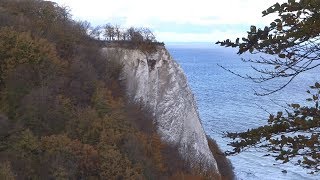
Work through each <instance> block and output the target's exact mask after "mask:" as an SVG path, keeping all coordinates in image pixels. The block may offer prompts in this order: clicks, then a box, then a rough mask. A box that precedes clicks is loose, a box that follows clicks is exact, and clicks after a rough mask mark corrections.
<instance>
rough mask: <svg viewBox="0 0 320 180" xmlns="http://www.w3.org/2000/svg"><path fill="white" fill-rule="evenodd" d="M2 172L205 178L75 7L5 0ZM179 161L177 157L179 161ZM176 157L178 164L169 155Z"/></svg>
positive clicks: (0, 70) (1, 8)
mask: <svg viewBox="0 0 320 180" xmlns="http://www.w3.org/2000/svg"><path fill="white" fill-rule="evenodd" d="M0 19H1V20H0V179H176V178H182V179H188V178H189V179H190V178H191V179H192V178H196V179H203V178H210V177H213V175H215V174H214V173H211V174H212V175H211V174H210V173H207V174H206V175H203V174H201V173H199V171H194V170H193V169H192V168H190V167H189V166H187V164H186V162H184V161H183V160H182V159H181V158H180V156H179V153H178V150H177V149H176V148H174V147H172V146H171V145H169V144H166V143H164V142H163V141H162V140H161V138H160V136H159V135H158V134H157V133H156V129H155V126H154V124H153V119H152V116H149V115H148V113H147V112H145V110H143V109H141V108H140V106H139V105H136V104H130V103H128V102H127V100H126V96H125V95H124V91H123V89H124V88H123V87H122V86H121V84H120V82H119V81H118V77H119V73H120V72H121V68H122V65H121V64H119V61H117V59H116V58H112V59H108V58H107V57H104V56H102V55H101V54H100V46H101V42H99V41H97V39H95V38H93V37H91V36H90V35H88V34H87V32H88V28H89V26H88V24H87V23H85V22H78V21H75V20H73V19H71V15H70V14H69V11H68V8H65V7H60V6H59V5H57V4H56V3H52V2H49V1H42V0H2V1H0ZM169 160H170V161H169ZM169 162H170V163H169Z"/></svg>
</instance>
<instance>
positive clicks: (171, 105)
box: [103, 46, 218, 172]
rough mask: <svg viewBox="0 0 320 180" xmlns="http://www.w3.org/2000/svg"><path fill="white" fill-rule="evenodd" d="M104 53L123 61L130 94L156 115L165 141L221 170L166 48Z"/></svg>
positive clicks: (191, 158)
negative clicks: (147, 51) (150, 51)
mask: <svg viewBox="0 0 320 180" xmlns="http://www.w3.org/2000/svg"><path fill="white" fill-rule="evenodd" d="M103 53H105V55H106V56H109V58H110V56H113V58H116V59H120V61H121V62H122V63H123V65H124V67H123V72H122V78H123V80H124V82H125V84H126V88H127V89H126V92H127V95H128V96H129V98H130V99H131V100H133V101H135V102H138V103H141V104H142V106H143V107H145V108H147V109H148V110H149V111H150V112H151V113H152V114H153V116H154V118H155V120H156V124H157V128H158V133H159V134H160V136H161V137H162V138H163V140H165V141H166V142H169V143H172V144H173V145H177V146H178V148H179V151H180V153H181V154H182V156H183V157H184V158H185V159H186V160H188V161H189V162H190V163H191V164H192V165H199V164H200V165H201V166H202V167H204V168H210V169H212V168H213V169H215V170H216V171H217V172H218V168H217V163H216V160H215V159H214V157H213V155H212V153H211V151H210V149H209V147H208V142H207V138H206V135H205V132H204V130H203V127H202V124H201V121H200V118H199V114H198V111H197V106H196V103H195V99H194V97H193V94H192V92H191V89H190V87H189V86H188V83H187V79H186V76H185V75H184V72H183V70H182V69H181V67H180V66H179V65H178V64H177V63H176V61H174V60H173V58H172V57H171V56H170V54H169V53H168V51H167V50H166V49H165V47H163V46H160V47H158V49H157V51H156V52H155V53H151V54H150V53H148V54H147V53H143V52H141V51H139V50H129V49H121V48H111V47H108V48H104V49H103Z"/></svg>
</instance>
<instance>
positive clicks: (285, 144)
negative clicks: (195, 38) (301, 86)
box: [217, 0, 320, 173]
mask: <svg viewBox="0 0 320 180" xmlns="http://www.w3.org/2000/svg"><path fill="white" fill-rule="evenodd" d="M270 14H276V15H277V17H278V18H276V19H275V20H273V21H272V22H271V23H270V25H268V26H265V27H264V28H257V27H256V26H251V27H250V30H249V31H248V32H247V34H248V35H247V37H243V38H241V39H240V38H237V39H236V40H235V41H231V40H229V39H227V40H224V41H219V42H217V44H220V45H221V46H225V47H231V48H238V54H243V53H247V52H249V53H251V54H255V53H261V54H264V55H268V56H265V57H263V55H262V56H261V57H260V58H259V59H243V61H245V62H251V63H255V64H256V65H258V66H259V67H260V68H258V67H257V66H252V67H253V69H254V70H256V71H257V72H259V73H260V75H261V76H258V77H253V76H249V75H245V76H243V75H239V76H241V77H243V78H248V79H251V80H253V81H254V82H257V83H261V82H265V81H268V80H271V79H275V78H288V81H287V83H285V84H283V85H282V86H281V87H279V88H277V89H268V90H267V91H266V92H262V93H257V94H258V95H268V94H271V93H274V92H276V91H278V90H280V89H282V88H284V87H285V86H286V85H287V84H289V83H290V82H291V81H292V79H294V78H295V77H296V76H297V75H299V74H301V73H303V72H304V71H308V70H311V69H314V68H316V67H318V66H319V65H320V63H319V60H320V41H319V40H320V36H319V35H320V2H319V1H318V0H300V1H295V0H288V2H286V3H282V4H279V3H276V4H274V5H273V6H271V7H269V8H268V9H266V10H265V11H263V12H262V15H263V16H267V15H270ZM269 55H271V56H269ZM260 65H266V66H267V67H268V68H265V69H263V68H261V66H260ZM310 88H311V90H308V91H307V93H308V94H309V95H310V96H311V97H310V98H308V99H307V101H309V102H313V105H312V106H301V105H300V104H290V105H289V107H288V109H287V110H286V111H285V112H278V113H277V114H276V115H273V114H270V116H269V118H268V124H267V125H265V126H261V127H258V128H254V129H248V131H246V132H240V133H238V132H237V133H230V132H229V133H226V136H227V137H229V138H232V139H233V141H232V142H231V143H230V145H231V146H233V147H234V149H233V151H228V152H226V153H227V154H229V155H231V154H236V153H239V152H241V151H242V150H244V149H246V148H249V147H259V148H265V149H266V150H267V151H268V152H269V153H268V154H267V155H270V156H273V157H275V159H276V160H280V161H282V162H283V163H287V162H293V163H294V164H296V165H300V166H302V167H305V168H308V169H310V170H311V173H315V172H319V171H320V144H319V136H320V109H319V95H320V84H319V83H315V84H314V85H312V86H310Z"/></svg>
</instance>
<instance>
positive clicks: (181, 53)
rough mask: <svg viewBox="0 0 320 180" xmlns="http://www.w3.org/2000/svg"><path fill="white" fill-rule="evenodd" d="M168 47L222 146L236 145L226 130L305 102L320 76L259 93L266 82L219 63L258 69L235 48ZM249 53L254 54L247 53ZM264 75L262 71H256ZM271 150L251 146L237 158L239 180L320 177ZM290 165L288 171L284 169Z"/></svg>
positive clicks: (258, 122) (242, 127) (207, 127)
mask: <svg viewBox="0 0 320 180" xmlns="http://www.w3.org/2000/svg"><path fill="white" fill-rule="evenodd" d="M167 49H168V50H169V52H170V54H171V55H172V56H173V58H174V59H175V60H176V61H177V62H178V63H179V64H180V65H181V67H182V69H183V70H184V71H185V74H186V76H187V78H188V81H189V85H190V86H191V89H192V90H193V93H194V94H195V97H196V100H197V104H198V108H199V113H200V117H201V120H202V124H203V126H204V129H205V131H206V133H207V134H208V135H210V136H211V137H212V138H214V139H215V140H216V141H217V142H218V144H219V146H220V147H221V149H223V150H228V149H231V147H230V146H228V145H227V144H228V142H229V139H227V138H223V133H224V132H226V131H229V132H235V131H238V132H239V131H245V130H247V129H248V128H254V127H258V126H260V125H264V124H266V122H267V117H269V114H268V113H276V112H277V111H280V110H284V109H285V107H287V103H301V102H305V99H306V98H307V93H306V90H307V89H308V86H310V85H312V84H314V83H315V82H316V81H317V80H319V78H320V77H319V75H318V73H317V72H318V70H319V69H318V70H313V71H311V72H306V73H304V74H302V75H301V76H299V77H297V78H296V79H295V80H294V81H293V82H292V83H291V84H289V85H288V86H287V87H286V88H285V89H283V90H281V91H279V92H277V93H274V94H272V95H268V96H263V97H261V96H256V95H254V90H253V89H256V90H259V87H260V85H258V84H255V83H253V82H251V81H249V80H245V79H242V78H240V77H237V76H235V75H233V74H231V73H229V72H227V71H225V70H223V69H222V68H221V67H219V66H218V65H217V64H220V65H222V66H224V67H226V68H228V69H230V70H232V71H234V72H237V73H239V74H253V75H254V74H255V72H254V71H252V70H251V68H250V64H247V63H243V62H242V61H241V60H240V58H241V57H240V56H238V55H237V54H236V51H235V50H233V49H226V48H223V47H219V46H215V45H213V44H168V45H167ZM244 57H245V58H248V57H252V56H244ZM256 75H258V74H256ZM284 82H285V81H283V80H277V81H274V82H269V83H268V84H263V85H262V86H263V87H275V86H279V85H281V84H283V83H284ZM264 154H265V152H263V151H262V152H261V150H255V149H249V150H247V151H246V152H243V153H241V154H239V155H236V156H231V157H229V159H230V160H231V162H232V164H233V166H234V168H235V172H236V175H237V178H238V179H246V180H247V179H252V180H256V179H266V180H273V179H288V180H289V179H290V180H294V179H296V180H301V179H320V175H310V174H307V170H305V169H303V168H301V167H298V166H294V165H293V164H291V163H287V164H281V163H280V162H277V161H275V160H274V159H272V158H270V157H264V156H263V155H264ZM283 170H286V171H287V173H282V171H283Z"/></svg>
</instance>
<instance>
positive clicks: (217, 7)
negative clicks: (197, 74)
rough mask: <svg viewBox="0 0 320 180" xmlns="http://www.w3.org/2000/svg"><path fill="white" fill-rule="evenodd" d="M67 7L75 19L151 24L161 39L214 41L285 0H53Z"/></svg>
mask: <svg viewBox="0 0 320 180" xmlns="http://www.w3.org/2000/svg"><path fill="white" fill-rule="evenodd" d="M53 1H55V2H57V3H59V4H60V5H64V6H68V7H70V9H71V13H72V14H73V17H74V18H75V19H80V20H87V21H89V22H91V24H92V25H103V24H106V23H112V24H119V25H121V26H123V27H129V26H135V27H149V28H150V29H152V30H153V32H155V35H156V37H157V39H158V40H159V41H164V42H215V41H217V40H224V39H226V38H231V39H235V38H236V37H239V36H241V35H243V34H244V32H246V31H247V30H248V29H249V27H250V25H252V24H255V25H259V26H261V27H264V25H267V24H269V23H270V20H271V19H273V18H274V17H264V18H262V14H261V12H262V11H263V10H265V9H267V8H268V7H269V6H271V5H273V4H274V3H276V2H284V1H286V0H157V1H154V0H53Z"/></svg>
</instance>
